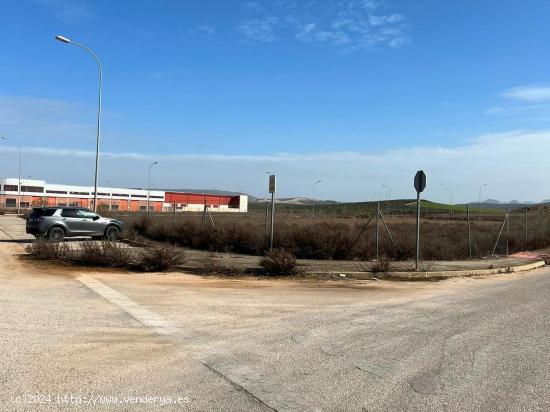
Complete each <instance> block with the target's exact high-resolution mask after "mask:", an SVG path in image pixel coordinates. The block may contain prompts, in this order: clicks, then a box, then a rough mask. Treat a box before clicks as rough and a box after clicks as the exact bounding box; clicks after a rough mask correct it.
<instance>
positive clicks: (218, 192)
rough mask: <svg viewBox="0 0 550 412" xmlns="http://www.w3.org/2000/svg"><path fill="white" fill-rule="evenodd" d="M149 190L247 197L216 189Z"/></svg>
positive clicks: (238, 193)
mask: <svg viewBox="0 0 550 412" xmlns="http://www.w3.org/2000/svg"><path fill="white" fill-rule="evenodd" d="M151 190H162V191H164V192H183V193H200V194H205V195H217V196H239V195H247V194H246V193H242V192H232V191H229V190H217V189H151ZM247 196H248V195H247ZM249 197H250V196H249Z"/></svg>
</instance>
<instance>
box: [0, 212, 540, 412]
mask: <svg viewBox="0 0 550 412" xmlns="http://www.w3.org/2000/svg"><path fill="white" fill-rule="evenodd" d="M13 219H14V218H6V217H0V313H1V314H2V316H0V410H34V409H45V410H58V409H64V408H67V409H68V408H72V407H74V404H75V403H78V402H82V403H86V402H92V405H88V406H89V407H91V408H95V409H101V410H135V409H139V410H151V409H153V408H154V407H156V406H159V405H160V404H161V403H163V401H164V402H167V401H168V398H170V401H172V402H175V401H176V400H178V397H180V399H179V400H178V401H179V402H180V404H178V405H175V404H174V403H171V404H169V405H165V407H168V408H174V409H180V410H181V409H183V410H246V411H248V410H280V411H283V410H327V411H340V410H342V411H343V410H368V411H371V410H372V411H377V410H383V411H400V410H412V411H415V410H437V411H447V410H452V411H455V410H456V411H458V410H460V411H463V410H464V411H471V410H482V411H494V410H518V411H520V410H521V411H523V410H550V391H549V390H548V387H549V385H550V351H549V349H550V344H549V337H550V320H549V315H550V297H549V295H550V271H549V270H548V269H546V268H544V269H540V270H536V271H533V272H529V273H522V274H505V275H498V276H493V277H489V278H477V279H455V280H450V281H444V282H437V283H421V282H417V283H411V282H400V283H391V282H379V281H378V282H377V281H342V282H333V283H331V282H323V283H318V282H291V281H274V280H254V279H247V280H243V279H220V278H201V277H196V276H188V275H183V274H164V275H163V274H153V275H150V274H128V273H123V272H106V271H103V272H98V271H87V272H86V271H80V272H79V271H74V270H71V269H67V268H62V267H58V266H55V265H47V266H44V267H41V268H37V267H36V266H35V265H34V264H30V263H28V262H25V261H22V260H20V259H17V258H16V257H15V256H14V254H16V253H20V252H21V247H22V246H24V243H17V242H16V241H17V240H18V239H19V242H24V239H25V238H24V234H22V233H21V231H20V230H19V229H18V228H19V225H20V222H18V221H17V220H13ZM29 395H38V397H36V396H29ZM71 395H72V397H73V398H72V399H71V398H70V396H71ZM147 396H149V397H150V398H146V397H147ZM130 397H133V398H130ZM153 397H157V399H156V400H155V401H153ZM38 401H41V402H42V403H41V404H39V405H37V404H36V403H35V402H38ZM71 402H72V403H71ZM94 402H95V404H93V403H94Z"/></svg>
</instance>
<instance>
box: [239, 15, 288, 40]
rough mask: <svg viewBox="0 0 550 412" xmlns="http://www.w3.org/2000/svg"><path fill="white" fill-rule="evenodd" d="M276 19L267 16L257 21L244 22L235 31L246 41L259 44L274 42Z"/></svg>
mask: <svg viewBox="0 0 550 412" xmlns="http://www.w3.org/2000/svg"><path fill="white" fill-rule="evenodd" d="M277 23H278V19H277V18H276V17H273V16H267V17H262V18H257V19H250V20H245V21H243V22H242V23H241V24H239V26H238V27H237V30H238V31H239V32H240V33H241V35H242V36H243V37H244V38H245V39H246V40H253V41H259V42H272V41H275V40H276V36H275V28H276V25H277Z"/></svg>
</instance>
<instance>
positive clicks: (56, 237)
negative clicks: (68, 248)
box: [48, 226, 65, 242]
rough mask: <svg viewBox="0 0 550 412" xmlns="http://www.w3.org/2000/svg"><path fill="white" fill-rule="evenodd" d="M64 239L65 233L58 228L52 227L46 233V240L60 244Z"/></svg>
mask: <svg viewBox="0 0 550 412" xmlns="http://www.w3.org/2000/svg"><path fill="white" fill-rule="evenodd" d="M64 238H65V231H64V230H63V229H62V228H60V227H58V226H56V227H52V228H51V229H50V230H49V231H48V239H50V240H52V241H54V242H62V241H63V239H64Z"/></svg>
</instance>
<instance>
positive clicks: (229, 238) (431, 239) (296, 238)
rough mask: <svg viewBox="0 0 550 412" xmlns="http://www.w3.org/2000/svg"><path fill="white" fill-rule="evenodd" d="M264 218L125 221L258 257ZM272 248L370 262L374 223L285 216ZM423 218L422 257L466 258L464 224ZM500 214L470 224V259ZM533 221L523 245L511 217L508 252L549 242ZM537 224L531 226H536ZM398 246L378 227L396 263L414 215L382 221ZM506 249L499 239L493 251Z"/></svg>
mask: <svg viewBox="0 0 550 412" xmlns="http://www.w3.org/2000/svg"><path fill="white" fill-rule="evenodd" d="M264 219H265V215H263V214H262V215H261V216H259V215H256V216H254V215H244V214H242V215H241V214H231V215H230V216H227V215H220V216H217V215H216V216H215V217H214V220H215V223H216V228H215V229H214V228H212V227H211V225H207V226H206V227H203V225H202V224H201V216H200V215H190V214H188V215H182V216H178V217H177V221H176V222H174V220H173V217H172V216H165V217H163V216H155V217H154V218H152V217H146V216H144V217H141V218H135V220H133V221H130V222H128V224H127V226H128V227H132V228H133V229H134V230H135V232H136V233H138V234H139V235H141V236H145V237H147V238H149V239H152V240H157V241H166V242H170V243H173V244H177V245H180V246H185V247H190V248H195V249H200V250H208V251H214V252H234V253H245V254H251V255H256V256H262V255H264V254H265V252H266V250H267V245H268V242H267V239H266V237H265V226H264ZM276 219H278V220H276V226H275V238H274V246H275V247H276V248H282V249H285V250H288V251H289V252H291V253H292V254H293V255H294V256H295V257H297V258H300V259H323V260H328V259H334V260H337V259H349V260H351V259H360V260H364V259H372V258H373V257H374V256H375V254H376V247H375V231H376V229H375V224H374V220H373V221H371V223H370V224H369V225H368V226H366V225H365V220H364V219H356V218H348V219H344V218H342V217H336V216H335V217H321V218H308V217H303V216H294V215H287V216H286V217H283V216H281V217H279V216H277V217H276ZM445 219H446V217H443V216H441V217H438V216H436V215H434V216H433V218H426V217H424V216H423V219H422V222H421V227H420V230H421V250H420V254H421V258H422V259H426V260H455V259H465V258H468V257H469V248H468V226H467V223H466V221H465V220H464V219H459V218H458V216H457V217H455V218H454V219H453V220H452V221H450V220H445ZM502 219H503V217H501V216H494V217H492V218H491V219H489V218H486V217H484V218H483V219H478V217H477V216H476V217H475V218H474V219H472V222H471V236H472V252H473V256H474V257H480V256H486V255H488V254H490V253H491V252H492V249H493V247H494V243H495V241H496V237H497V235H498V232H499V229H500V227H501V225H502ZM533 219H534V217H533V216H532V217H531V220H530V222H531V223H530V225H531V229H530V232H529V238H528V243H527V245H525V241H524V223H523V222H524V220H523V216H522V215H521V214H513V216H512V215H511V221H510V233H509V250H510V253H514V252H516V251H520V250H524V249H525V248H527V249H532V248H540V247H543V246H546V245H548V244H550V234H549V233H547V232H548V230H547V229H548V228H546V230H547V232H546V233H545V234H544V236H541V235H540V230H538V228H539V227H540V225H538V223H537V222H538V221H537V220H533ZM533 222H535V223H537V224H536V225H535V223H533ZM386 223H387V224H388V227H389V229H390V231H391V233H392V236H393V239H394V241H395V243H396V246H394V245H393V244H392V242H391V241H390V239H389V237H388V236H387V234H386V231H385V228H384V226H383V224H382V223H380V227H379V234H380V239H379V256H383V257H385V258H390V259H395V260H408V259H413V258H414V256H415V244H416V242H415V237H416V223H415V219H414V217H413V216H401V217H392V218H388V219H387V220H386ZM504 251H505V240H504V239H501V240H500V242H499V245H498V247H497V253H503V252H504Z"/></svg>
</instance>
